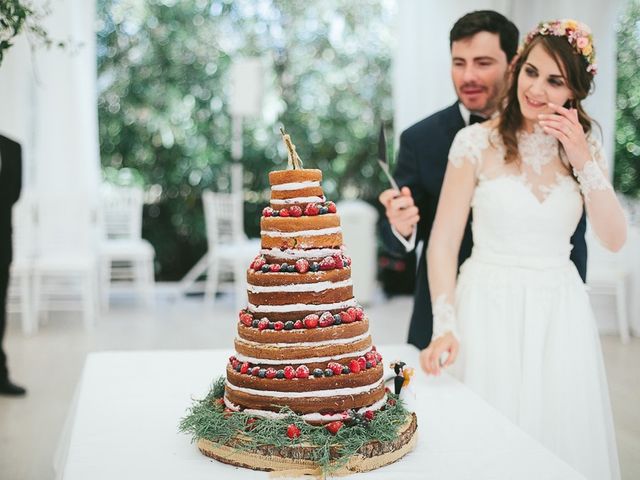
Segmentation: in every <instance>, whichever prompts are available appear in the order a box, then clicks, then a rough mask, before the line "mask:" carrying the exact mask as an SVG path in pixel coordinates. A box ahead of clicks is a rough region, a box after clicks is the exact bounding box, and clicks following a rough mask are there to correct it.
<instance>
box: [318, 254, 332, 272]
mask: <svg viewBox="0 0 640 480" xmlns="http://www.w3.org/2000/svg"><path fill="white" fill-rule="evenodd" d="M334 268H336V261H335V260H334V259H333V257H324V258H323V259H322V261H321V262H320V270H333V269H334Z"/></svg>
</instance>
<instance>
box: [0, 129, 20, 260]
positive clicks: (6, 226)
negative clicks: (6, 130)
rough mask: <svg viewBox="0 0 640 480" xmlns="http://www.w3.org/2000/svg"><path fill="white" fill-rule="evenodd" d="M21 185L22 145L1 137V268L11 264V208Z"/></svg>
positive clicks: (18, 194)
mask: <svg viewBox="0 0 640 480" xmlns="http://www.w3.org/2000/svg"><path fill="white" fill-rule="evenodd" d="M21 184H22V150H21V148H20V144H18V143H16V142H14V141H13V140H10V139H9V138H7V137H5V136H3V135H0V268H7V267H8V265H9V264H10V263H11V253H12V248H11V207H13V204H14V203H16V201H17V200H18V197H19V196H20V187H21Z"/></svg>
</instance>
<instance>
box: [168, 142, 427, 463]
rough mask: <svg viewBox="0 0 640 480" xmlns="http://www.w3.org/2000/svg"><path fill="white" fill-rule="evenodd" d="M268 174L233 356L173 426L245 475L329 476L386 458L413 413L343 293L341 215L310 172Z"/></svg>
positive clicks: (411, 426) (296, 164)
mask: <svg viewBox="0 0 640 480" xmlns="http://www.w3.org/2000/svg"><path fill="white" fill-rule="evenodd" d="M283 137H284V141H285V144H286V145H287V148H288V151H289V165H290V167H292V168H291V169H289V170H283V171H276V172H271V173H270V174H269V182H270V184H271V202H270V205H269V206H268V207H265V208H264V210H263V212H262V218H261V220H260V227H261V239H262V248H261V250H260V252H259V254H258V256H257V257H256V258H255V259H254V260H253V262H252V263H251V265H250V266H249V269H248V271H247V284H248V286H247V292H248V305H247V308H245V309H243V310H242V311H241V312H240V313H239V319H238V323H237V337H236V340H235V354H234V355H233V356H231V357H230V358H229V362H228V364H227V366H226V378H220V379H219V380H218V381H217V382H216V383H215V384H214V387H213V388H212V390H211V392H210V393H209V395H208V396H207V398H205V399H203V400H201V401H199V402H197V403H196V404H195V405H194V406H193V407H192V409H191V410H190V411H189V413H188V415H187V416H186V417H185V418H184V419H183V420H182V422H181V425H180V428H181V430H182V431H185V432H189V433H191V434H192V435H193V436H194V439H195V440H196V441H197V444H198V448H199V449H200V451H201V452H202V453H203V454H205V455H207V456H209V457H211V458H215V459H217V460H220V461H222V462H225V463H229V464H232V465H236V466H241V467H246V468H251V469H255V470H268V471H279V472H281V473H286V474H315V475H324V474H326V473H332V474H333V475H341V474H348V473H352V472H362V471H368V470H372V469H375V468H379V467H381V466H383V465H387V464H389V463H392V462H394V461H396V460H398V459H399V458H401V457H402V456H403V455H405V454H406V453H407V452H409V451H410V450H411V449H412V448H413V446H414V445H415V441H416V428H417V420H416V417H415V415H414V414H412V413H410V412H407V411H406V410H405V409H404V407H403V405H402V402H401V401H400V400H399V399H398V397H397V396H396V395H394V394H392V393H391V392H390V391H389V389H387V388H385V385H384V367H383V361H382V355H381V354H380V352H378V351H377V349H376V347H375V346H374V344H373V342H372V339H371V336H370V334H369V321H368V319H367V316H366V314H365V312H364V311H363V309H362V308H361V307H360V306H359V305H358V304H357V302H356V299H355V298H354V297H353V285H352V281H351V260H350V259H349V257H348V256H346V255H345V253H344V251H343V245H342V232H341V226H340V216H339V214H338V212H337V209H336V205H335V204H334V203H333V202H331V201H327V200H326V198H325V196H324V193H323V190H322V186H321V181H322V172H321V171H320V170H312V169H302V168H301V165H300V164H301V162H300V159H299V157H298V155H297V153H296V151H295V147H294V146H293V144H292V143H291V141H290V139H289V137H288V135H285V134H284V132H283Z"/></svg>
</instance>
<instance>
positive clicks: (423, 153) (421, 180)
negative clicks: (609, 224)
mask: <svg viewBox="0 0 640 480" xmlns="http://www.w3.org/2000/svg"><path fill="white" fill-rule="evenodd" d="M464 127H465V123H464V120H463V118H462V115H461V113H460V108H459V106H458V103H457V102H456V103H454V104H453V105H451V106H450V107H448V108H445V109H444V110H441V111H439V112H436V113H434V114H433V115H431V116H430V117H428V118H425V119H424V120H421V121H420V122H418V123H416V124H415V125H413V126H411V127H409V128H408V129H407V130H405V131H404V132H402V135H401V136H400V150H399V152H398V164H397V167H396V172H395V174H394V177H395V179H396V181H397V182H398V185H399V186H400V187H403V186H407V187H409V188H410V189H411V194H412V196H413V199H414V201H415V204H416V206H417V207H418V209H419V211H420V222H419V223H418V225H417V228H418V230H417V235H416V246H417V245H418V242H420V241H421V240H422V241H423V242H424V243H423V246H422V252H421V255H419V256H418V270H417V273H416V289H415V295H414V305H413V314H412V315H411V325H410V326H409V339H408V342H409V343H411V344H413V345H415V346H416V347H418V348H420V349H422V348H426V347H427V345H428V344H429V342H430V341H431V334H432V331H433V319H432V310H431V297H430V294H429V283H428V279H427V262H426V261H425V258H426V251H427V244H428V241H429V236H430V234H431V228H432V226H433V220H434V218H435V215H436V208H437V206H438V199H439V197H440V189H441V188H442V181H443V179H444V173H445V170H446V168H447V160H448V156H449V148H450V147H451V144H452V143H453V139H454V137H455V136H456V133H458V131H459V130H461V129H462V128H464ZM469 217H470V218H469V222H468V223H467V227H466V229H465V232H464V237H463V239H462V244H461V246H460V253H459V255H458V265H462V263H463V262H464V261H465V260H466V259H467V258H468V257H469V256H470V255H471V248H472V247H473V240H472V236H471V215H470V216H469ZM585 227H586V218H585V215H584V214H583V215H582V218H581V219H580V223H578V227H577V229H576V231H575V233H574V234H573V237H572V238H571V243H572V244H573V250H572V252H571V261H573V263H574V264H575V265H576V268H577V270H578V273H579V274H580V276H581V277H582V280H583V281H584V280H585V279H586V276H587V246H586V243H585V239H584V232H585ZM382 238H383V242H384V244H385V246H386V247H387V249H388V250H390V251H391V252H394V253H398V254H402V253H406V249H405V247H404V246H403V245H402V243H400V241H399V240H398V239H397V238H396V237H395V236H394V235H393V232H392V231H391V227H390V225H389V222H388V221H385V222H384V224H383V227H382Z"/></svg>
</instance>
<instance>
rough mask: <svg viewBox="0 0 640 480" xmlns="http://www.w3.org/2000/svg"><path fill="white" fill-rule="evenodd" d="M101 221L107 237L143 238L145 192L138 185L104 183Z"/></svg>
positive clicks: (101, 192)
mask: <svg viewBox="0 0 640 480" xmlns="http://www.w3.org/2000/svg"><path fill="white" fill-rule="evenodd" d="M100 194H101V195H100V196H101V199H100V200H101V202H100V221H101V224H102V230H103V236H104V238H107V239H127V240H134V239H140V238H142V207H143V203H144V201H143V200H144V199H143V192H142V189H141V188H140V187H136V186H127V187H122V186H116V185H110V184H106V183H105V184H103V185H102V188H101V191H100Z"/></svg>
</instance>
